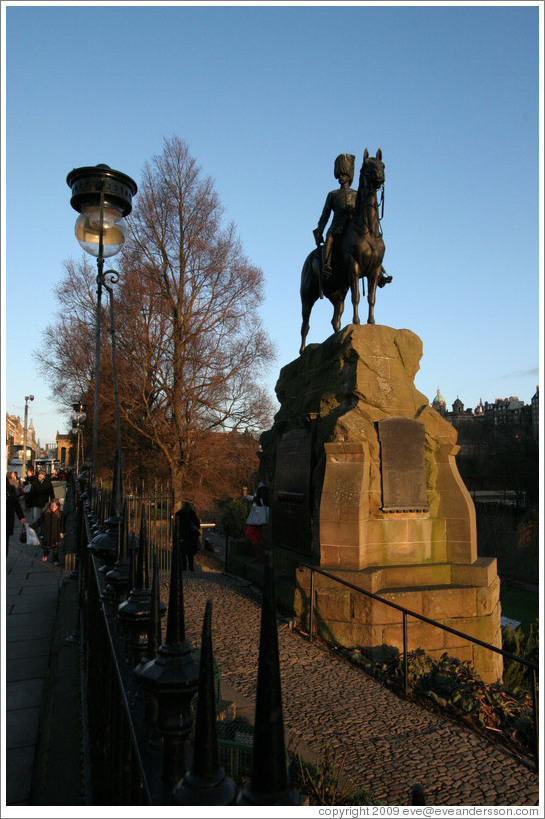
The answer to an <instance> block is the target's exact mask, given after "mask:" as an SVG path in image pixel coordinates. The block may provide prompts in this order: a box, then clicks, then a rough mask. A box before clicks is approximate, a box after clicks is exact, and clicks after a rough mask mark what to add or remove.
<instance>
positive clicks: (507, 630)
mask: <svg viewBox="0 0 545 819" xmlns="http://www.w3.org/2000/svg"><path fill="white" fill-rule="evenodd" d="M502 642H503V648H504V650H505V651H508V652H509V653H510V654H517V655H518V656H519V657H522V659H523V660H528V661H529V662H531V663H535V664H536V665H539V620H537V619H536V620H534V622H533V623H532V624H531V626H530V631H529V633H528V634H525V633H524V631H523V630H522V628H521V627H520V626H516V627H513V626H509V625H507V626H504V627H503V629H502ZM503 684H504V686H505V687H506V688H508V689H509V691H511V692H512V693H513V694H522V693H527V694H530V693H531V692H532V669H530V668H527V667H526V666H524V665H521V664H520V663H517V662H516V660H509V659H507V658H506V659H505V660H504V663H503Z"/></svg>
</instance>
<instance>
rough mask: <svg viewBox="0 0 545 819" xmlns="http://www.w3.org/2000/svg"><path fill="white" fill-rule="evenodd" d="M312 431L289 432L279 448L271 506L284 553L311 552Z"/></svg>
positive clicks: (277, 541) (276, 539)
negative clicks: (285, 551)
mask: <svg viewBox="0 0 545 819" xmlns="http://www.w3.org/2000/svg"><path fill="white" fill-rule="evenodd" d="M311 459H312V432H311V429H310V428H308V429H292V430H289V431H288V432H285V433H284V434H283V435H282V437H281V438H280V440H279V441H278V444H277V450H276V474H275V481H274V492H273V496H272V502H271V522H272V535H273V541H274V543H275V544H276V545H278V546H281V547H282V548H284V549H292V550H293V551H296V552H302V553H303V554H309V553H310V552H311V497H310V474H311Z"/></svg>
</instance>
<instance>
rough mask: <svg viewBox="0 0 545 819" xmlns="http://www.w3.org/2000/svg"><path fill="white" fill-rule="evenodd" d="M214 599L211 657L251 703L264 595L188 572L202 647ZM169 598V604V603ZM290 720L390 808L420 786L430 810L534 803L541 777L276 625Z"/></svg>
mask: <svg viewBox="0 0 545 819" xmlns="http://www.w3.org/2000/svg"><path fill="white" fill-rule="evenodd" d="M209 598H211V599H212V601H213V614H212V628H213V632H212V637H213V644H214V654H215V656H216V659H217V662H218V664H219V667H220V670H221V676H222V679H223V680H227V681H229V683H230V684H231V685H232V686H233V688H234V689H235V690H236V691H238V692H239V693H240V694H243V695H245V696H247V697H248V698H250V699H251V700H252V701H254V699H255V686H256V680H257V658H258V648H259V626H260V603H259V601H260V594H259V592H258V591H257V590H256V589H255V588H253V587H252V586H250V585H249V584H248V583H247V582H246V581H243V580H240V579H238V578H234V577H232V576H230V575H225V574H222V573H219V572H218V573H216V572H203V573H202V574H201V573H197V574H195V575H189V574H188V573H184V608H185V617H186V633H187V637H188V639H189V640H190V642H191V644H192V645H193V646H195V647H197V646H198V645H199V644H200V632H201V627H202V620H203V616H204V607H205V604H206V601H207V599H209ZM165 602H166V601H165ZM278 638H279V650H280V669H281V679H282V697H283V710H284V724H285V728H286V729H287V733H288V736H290V737H293V738H294V740H295V741H296V742H297V741H300V742H304V743H306V744H307V745H308V746H309V747H310V748H311V749H312V750H313V751H314V752H315V753H318V754H319V753H320V750H321V748H322V745H323V743H324V741H326V740H327V741H328V742H329V744H330V746H331V747H333V748H334V749H336V754H337V759H342V758H343V757H344V767H345V771H346V773H347V774H348V775H349V776H350V778H351V779H352V780H353V781H354V783H355V784H357V785H358V786H362V787H366V788H368V790H369V791H370V792H371V793H372V794H373V796H374V797H375V798H376V799H377V800H378V801H380V802H381V803H382V804H386V805H406V804H407V800H408V794H409V793H410V790H411V788H412V786H413V785H414V784H415V783H417V782H418V783H420V784H421V785H422V786H423V788H424V790H425V791H426V793H427V802H428V804H430V805H436V806H440V805H495V806H508V805H527V806H528V805H537V804H538V803H539V785H538V776H537V774H536V773H535V771H533V770H531V768H530V767H529V766H527V765H525V764H524V763H522V762H520V761H518V760H517V759H515V758H514V757H513V756H512V755H511V754H510V753H509V752H508V751H506V750H504V749H503V748H502V747H501V746H497V745H493V744H491V743H489V742H487V740H486V739H484V738H481V737H480V736H478V735H477V734H475V733H473V732H472V731H469V730H467V729H465V728H464V727H463V726H459V725H457V724H455V723H453V722H451V721H449V720H446V719H441V718H440V717H439V716H438V715H436V714H434V713H431V712H429V711H428V710H426V709H425V708H423V707H420V706H419V705H417V704H415V703H412V702H407V701H404V700H402V699H400V698H398V697H397V696H396V695H395V694H393V693H392V692H391V691H389V690H388V689H386V688H384V687H383V686H381V685H380V684H379V683H378V682H377V681H376V680H374V679H372V678H371V677H369V676H368V675H367V674H365V672H363V671H362V670H361V669H359V668H357V667H356V666H354V665H352V664H351V663H349V662H348V660H346V659H344V658H343V657H341V656H338V655H335V654H334V653H332V652H330V651H324V649H323V648H321V647H320V646H319V645H316V644H314V643H309V642H308V641H307V640H306V639H305V638H304V637H303V636H302V635H300V634H298V633H297V632H295V631H291V630H290V629H288V628H287V627H286V626H284V627H282V625H281V624H279V632H278Z"/></svg>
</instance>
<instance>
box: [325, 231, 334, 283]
mask: <svg viewBox="0 0 545 819" xmlns="http://www.w3.org/2000/svg"><path fill="white" fill-rule="evenodd" d="M332 250H333V237H331V236H328V237H327V239H326V243H325V245H324V255H323V266H322V278H323V279H324V281H326V280H327V279H329V277H330V276H331V273H332V272H333V271H332V269H331V251H332Z"/></svg>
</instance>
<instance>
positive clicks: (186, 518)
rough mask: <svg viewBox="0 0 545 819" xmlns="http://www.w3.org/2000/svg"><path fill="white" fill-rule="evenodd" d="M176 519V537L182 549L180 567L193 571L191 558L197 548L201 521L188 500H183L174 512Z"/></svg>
mask: <svg viewBox="0 0 545 819" xmlns="http://www.w3.org/2000/svg"><path fill="white" fill-rule="evenodd" d="M175 517H176V519H177V521H178V537H179V543H180V545H181V550H182V569H183V570H185V569H187V567H188V565H189V571H190V572H194V571H195V568H194V565H193V558H194V557H195V555H196V554H197V552H198V550H199V538H200V534H201V521H200V520H199V517H198V515H197V513H196V512H195V510H194V508H193V507H192V505H191V504H190V503H189V501H185V502H184V503H183V505H182V508H181V509H178V511H177V512H176V516H175Z"/></svg>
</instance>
